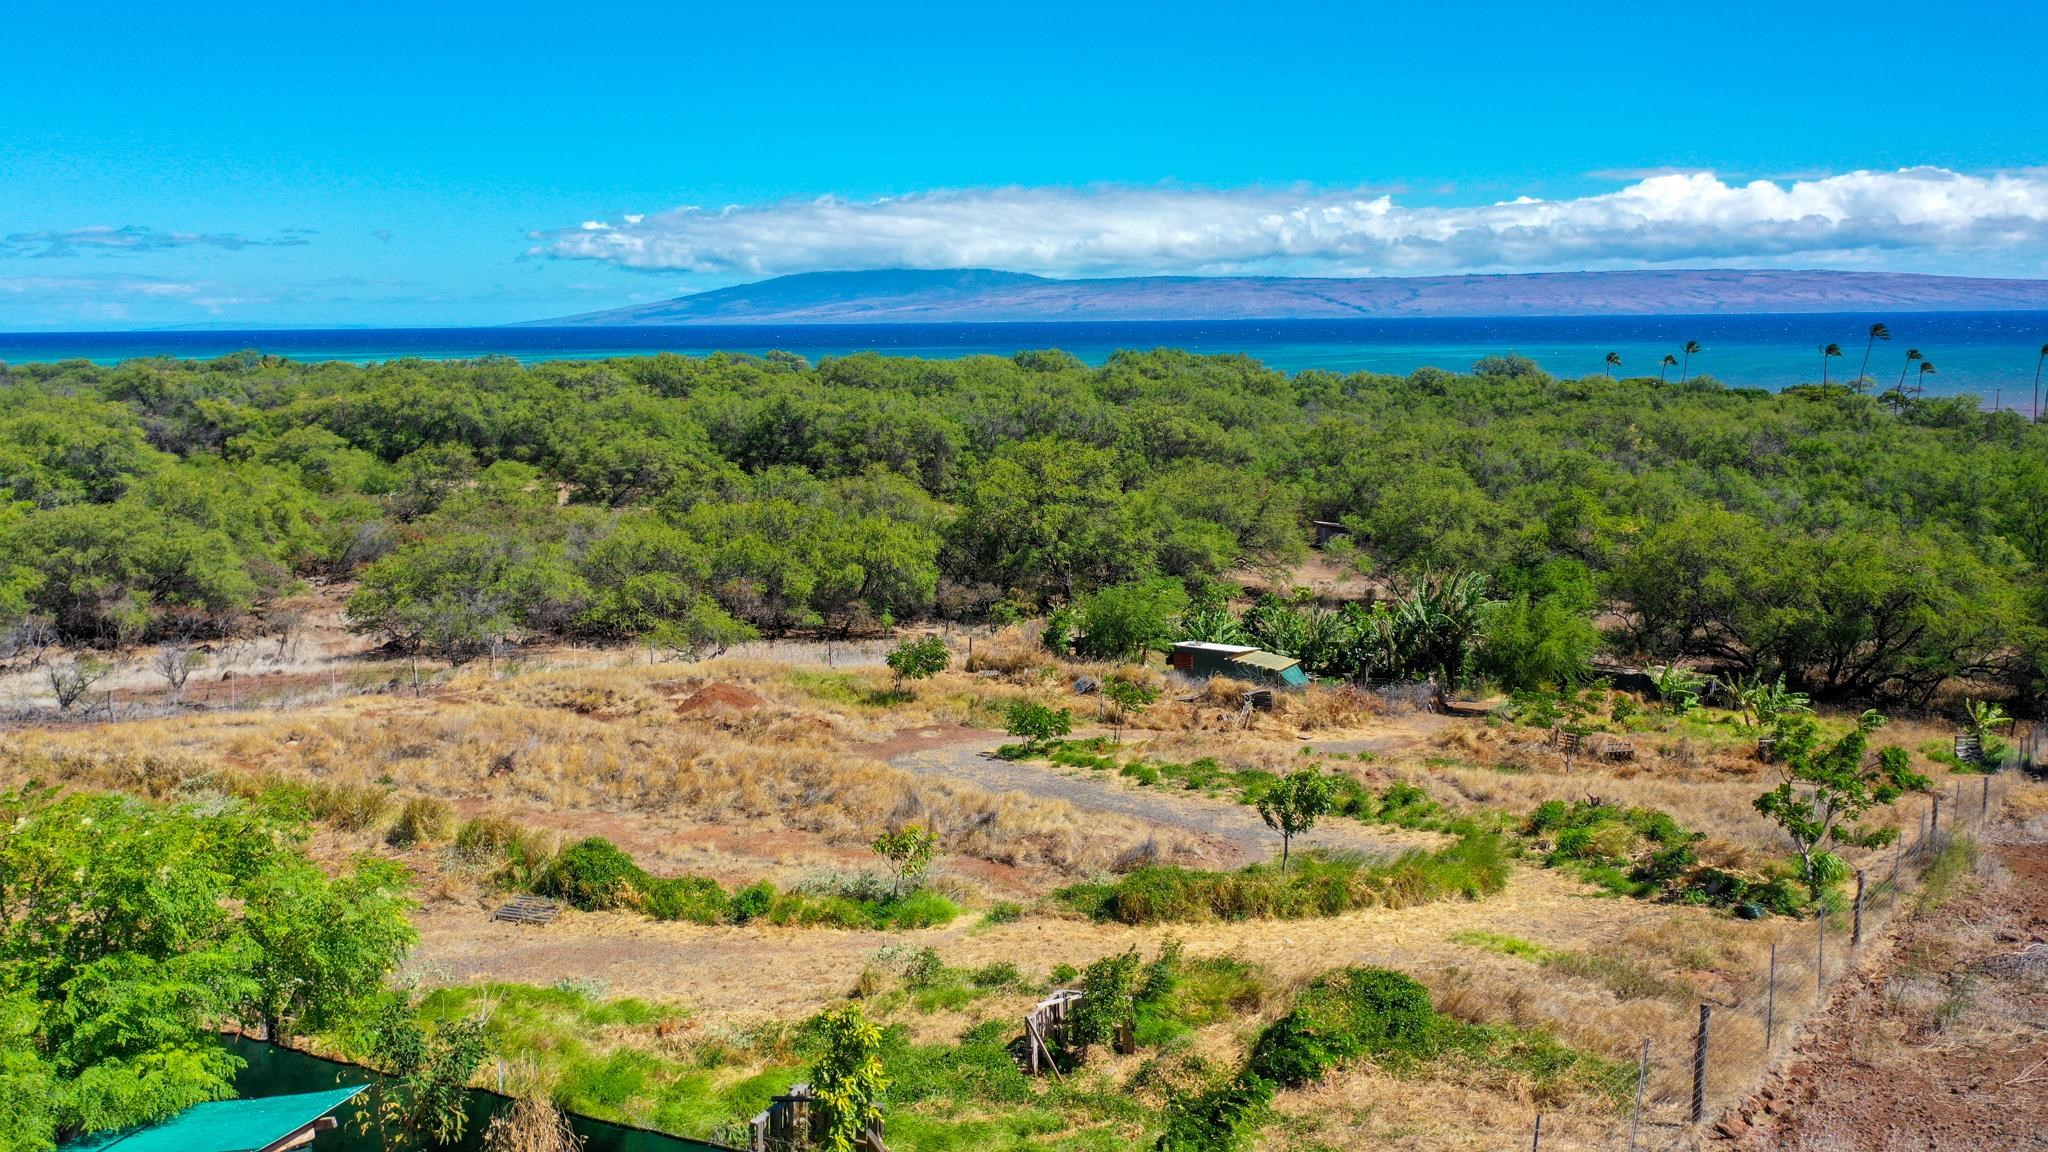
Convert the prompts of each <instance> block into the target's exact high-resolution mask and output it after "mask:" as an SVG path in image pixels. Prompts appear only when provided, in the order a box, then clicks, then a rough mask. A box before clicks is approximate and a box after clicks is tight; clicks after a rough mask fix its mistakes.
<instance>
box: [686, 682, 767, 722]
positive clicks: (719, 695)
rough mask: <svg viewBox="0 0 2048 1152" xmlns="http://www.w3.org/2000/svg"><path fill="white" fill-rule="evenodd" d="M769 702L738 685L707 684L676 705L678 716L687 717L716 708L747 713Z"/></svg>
mask: <svg viewBox="0 0 2048 1152" xmlns="http://www.w3.org/2000/svg"><path fill="white" fill-rule="evenodd" d="M767 702H768V701H766V700H764V699H762V698H761V697H760V696H758V695H756V694H754V693H752V692H749V691H747V690H746V689H745V688H742V687H740V686H739V685H737V684H706V685H705V686H704V687H702V688H699V689H697V690H696V691H695V692H692V693H690V695H689V696H687V697H685V698H684V700H683V702H682V703H680V704H678V705H676V715H678V716H687V715H689V714H691V713H693V712H708V711H710V710H711V709H714V708H730V709H733V710H735V711H739V712H745V711H747V710H749V709H753V708H759V707H760V706H761V705H763V704H766V703H767Z"/></svg>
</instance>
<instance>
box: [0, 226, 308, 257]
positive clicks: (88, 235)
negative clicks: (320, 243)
mask: <svg viewBox="0 0 2048 1152" xmlns="http://www.w3.org/2000/svg"><path fill="white" fill-rule="evenodd" d="M308 235H310V232H309V231H308V230H307V229H304V228H293V229H288V230H286V231H285V232H283V233H280V234H279V235H277V236H275V237H272V238H270V239H251V238H249V237H247V236H243V235H240V234H239V233H234V232H164V231H160V230H158V229H155V228H144V227H139V226H136V225H130V226H128V227H126V228H110V227H104V226H102V227H93V228H71V229H65V230H57V229H44V230H43V231H40V232H15V233H12V234H11V235H7V236H0V256H36V257H44V258H51V257H60V256H77V255H80V254H82V253H88V252H100V253H108V254H123V253H138V252H161V251H164V250H166V249H171V248H225V249H229V250H231V251H232V250H239V249H242V248H296V247H299V246H301V245H303V244H305V243H307V240H306V237H307V236H308Z"/></svg>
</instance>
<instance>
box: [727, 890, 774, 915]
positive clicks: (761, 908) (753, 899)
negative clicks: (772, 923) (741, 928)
mask: <svg viewBox="0 0 2048 1152" xmlns="http://www.w3.org/2000/svg"><path fill="white" fill-rule="evenodd" d="M774 906H775V885H773V884H770V883H769V882H768V881H766V880H761V881H758V882H756V883H753V884H749V885H747V886H746V887H745V888H742V889H740V890H739V891H737V892H735V893H733V894H732V899H731V900H730V901H728V902H727V904H726V916H727V917H728V918H730V919H731V920H732V922H733V923H735V924H746V923H749V922H751V921H754V920H759V919H760V918H762V917H763V916H766V915H768V911H769V909H771V908H773V907H774Z"/></svg>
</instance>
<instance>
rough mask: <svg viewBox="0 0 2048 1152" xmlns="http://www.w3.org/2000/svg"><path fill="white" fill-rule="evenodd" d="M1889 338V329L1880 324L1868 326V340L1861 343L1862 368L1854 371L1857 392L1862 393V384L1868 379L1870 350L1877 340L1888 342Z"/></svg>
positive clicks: (1890, 333)
mask: <svg viewBox="0 0 2048 1152" xmlns="http://www.w3.org/2000/svg"><path fill="white" fill-rule="evenodd" d="M1891 338H1892V330H1891V329H1889V328H1887V327H1885V326H1884V325H1882V324H1872V325H1871V326H1870V339H1868V340H1865V341H1864V342H1863V367H1861V368H1858V369H1857V370H1856V390H1857V391H1858V392H1861V391H1863V382H1864V381H1865V380H1868V379H1870V349H1871V348H1872V347H1873V346H1875V345H1876V344H1877V342H1878V341H1879V340H1889V339H1891Z"/></svg>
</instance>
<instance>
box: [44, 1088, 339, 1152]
mask: <svg viewBox="0 0 2048 1152" xmlns="http://www.w3.org/2000/svg"><path fill="white" fill-rule="evenodd" d="M365 1087H366V1085H362V1084H358V1085H356V1086H354V1087H352V1088H332V1089H329V1090H327V1091H325V1092H301V1093H299V1094H297V1095H294V1096H261V1097H257V1098H256V1099H253V1100H216V1101H214V1102H213V1103H210V1104H194V1105H193V1106H192V1107H190V1108H187V1109H185V1110H184V1111H183V1112H180V1113H178V1114H177V1115H176V1116H173V1117H171V1118H170V1119H169V1120H166V1121H164V1122H163V1123H161V1124H151V1125H149V1126H147V1127H143V1128H130V1129H127V1130H125V1131H121V1132H100V1133H96V1134H94V1135H91V1136H82V1137H80V1138H78V1139H77V1140H73V1141H71V1142H70V1143H68V1144H66V1145H64V1146H63V1147H62V1148H60V1149H58V1152H256V1150H257V1149H260V1148H268V1147H270V1146H271V1145H272V1144H275V1143H277V1142H278V1141H279V1140H282V1139H284V1138H285V1137H287V1136H290V1135H291V1134H292V1133H294V1132H297V1131H298V1130H299V1129H301V1128H304V1127H306V1126H307V1125H308V1124H311V1123H313V1122H314V1121H315V1120H318V1119H320V1118H321V1117H322V1116H325V1115H327V1114H328V1113H329V1112H332V1111H334V1110H335V1109H336V1108H339V1107H341V1106H342V1105H343V1104H346V1103H348V1102H349V1101H350V1100H352V1099H354V1098H355V1096H356V1094H357V1093H359V1092H361V1091H363V1089H364V1088H365Z"/></svg>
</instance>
